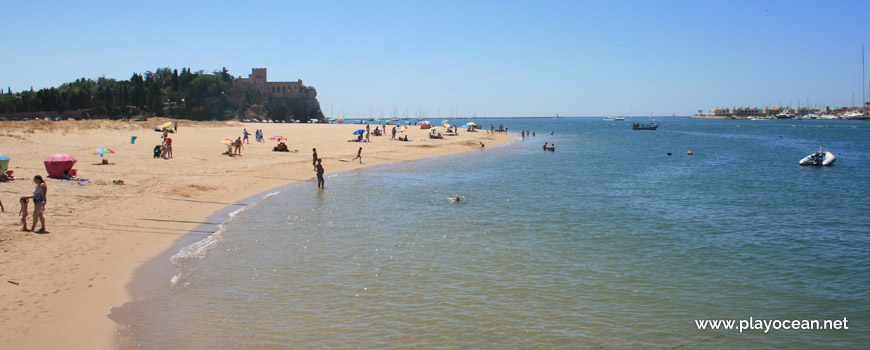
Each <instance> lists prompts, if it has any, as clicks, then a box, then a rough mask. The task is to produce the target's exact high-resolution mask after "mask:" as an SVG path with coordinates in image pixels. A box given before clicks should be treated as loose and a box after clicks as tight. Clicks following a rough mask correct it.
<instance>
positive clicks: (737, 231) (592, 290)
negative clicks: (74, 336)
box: [113, 118, 870, 349]
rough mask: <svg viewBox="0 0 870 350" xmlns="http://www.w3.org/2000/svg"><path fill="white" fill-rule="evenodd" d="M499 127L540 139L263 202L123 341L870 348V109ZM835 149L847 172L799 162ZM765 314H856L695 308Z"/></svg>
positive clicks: (149, 305) (190, 267) (160, 291)
mask: <svg viewBox="0 0 870 350" xmlns="http://www.w3.org/2000/svg"><path fill="white" fill-rule="evenodd" d="M478 122H480V121H478ZM484 122H485V123H486V124H490V123H493V124H496V125H498V123H504V124H506V125H508V126H509V127H510V129H511V130H517V131H518V130H521V129H529V130H535V131H536V132H537V136H535V137H528V138H526V139H525V140H520V141H517V142H516V143H514V144H510V145H507V146H504V147H499V148H491V149H487V150H486V151H473V152H468V153H463V154H458V155H451V156H445V157H438V158H434V159H427V160H422V161H415V162H407V163H399V164H392V165H386V166H378V167H375V168H368V169H364V170H360V171H351V172H346V173H341V174H337V175H332V176H331V177H329V178H327V189H326V190H325V191H318V190H317V189H316V188H315V186H314V184H313V182H312V183H310V184H304V185H303V186H299V187H297V188H296V189H293V190H289V191H286V192H282V193H278V194H275V195H272V196H270V197H268V198H266V199H263V200H262V201H259V202H258V203H257V204H256V205H253V206H251V207H249V208H247V209H246V210H244V211H243V212H240V213H238V214H237V215H234V216H233V217H232V219H230V220H228V222H226V223H224V224H223V225H222V228H221V231H220V234H218V235H215V236H213V237H212V238H210V239H208V240H207V241H203V242H202V243H200V245H201V247H200V248H201V249H199V250H196V249H189V250H186V251H185V253H183V254H179V255H177V256H176V258H175V263H176V265H177V268H178V270H177V271H176V277H175V278H174V279H173V280H172V282H170V281H169V279H168V278H167V279H166V280H165V281H161V282H160V283H161V284H164V286H168V287H169V288H155V290H156V292H154V293H151V294H150V295H148V296H147V297H146V298H144V299H143V300H141V301H139V302H136V303H132V304H128V305H125V306H124V307H123V308H122V309H123V314H124V316H123V317H113V318H116V319H119V320H120V321H121V322H122V323H125V324H126V325H127V326H126V327H125V329H126V331H125V332H124V337H125V340H124V345H123V347H124V348H134V347H136V348H138V347H142V348H153V349H168V348H185V349H190V348H200V349H206V348H208V349H213V348H225V349H237V348H246V349H272V348H274V349H282V348H302V349H320V348H343V349H359V348H373V349H380V348H426V349H429V348H604V349H627V348H637V349H649V348H654V349H655V348H658V349H670V348H676V347H683V348H693V349H707V348H710V349H720V348H795V349H798V348H861V347H864V346H866V344H870V332H868V331H867V324H868V322H870V306H868V305H870V292H868V289H867V286H868V285H870V269H868V266H870V254H868V253H870V225H868V224H870V218H868V214H867V213H868V209H870V205H868V204H867V198H868V197H870V191H868V190H867V183H868V180H870V175H868V173H870V147H868V144H870V142H868V141H870V124H868V123H867V122H860V121H731V120H727V121H719V120H688V119H672V118H665V119H662V120H660V121H659V122H660V123H661V124H662V126H661V127H660V129H659V130H657V131H632V130H630V127H629V124H628V122H608V121H603V120H601V119H571V118H560V119H559V120H551V119H521V120H496V121H489V120H484ZM463 123H464V122H463ZM550 131H554V135H553V136H550V135H549V133H550ZM544 142H551V143H555V144H556V148H557V149H556V152H544V151H542V150H541V146H542V145H543V143H544ZM819 146H824V147H825V148H826V149H828V150H829V151H831V152H832V153H834V154H836V156H837V158H838V160H837V164H836V165H835V166H833V167H826V168H813V167H800V166H798V165H797V163H798V161H799V160H800V159H801V158H802V157H804V156H805V155H807V154H809V153H811V152H813V151H815V150H816V149H818V147H819ZM690 150H691V151H692V152H693V155H692V156H689V155H687V154H686V152H687V151H690ZM668 152H671V153H672V154H673V155H671V156H668V154H667V153H668ZM457 195H459V196H461V198H463V200H462V201H461V202H459V203H451V202H450V201H449V200H448V198H450V197H455V196H457ZM115 314H116V315H117V314H118V312H116V313H115ZM749 317H753V318H755V319H788V320H791V319H842V318H843V317H846V318H847V319H848V320H849V325H850V326H851V327H850V329H849V330H771V331H770V332H769V333H764V332H763V331H757V330H753V331H744V332H743V333H738V332H737V331H712V330H698V329H697V327H696V326H695V322H694V320H696V319H737V320H740V319H748V318H749Z"/></svg>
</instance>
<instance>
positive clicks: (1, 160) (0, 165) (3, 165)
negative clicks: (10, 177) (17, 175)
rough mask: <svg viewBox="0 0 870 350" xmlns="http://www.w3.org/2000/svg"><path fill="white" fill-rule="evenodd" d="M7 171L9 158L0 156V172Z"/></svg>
mask: <svg viewBox="0 0 870 350" xmlns="http://www.w3.org/2000/svg"><path fill="white" fill-rule="evenodd" d="M6 169H9V157H7V156H4V155H2V154H0V171H6Z"/></svg>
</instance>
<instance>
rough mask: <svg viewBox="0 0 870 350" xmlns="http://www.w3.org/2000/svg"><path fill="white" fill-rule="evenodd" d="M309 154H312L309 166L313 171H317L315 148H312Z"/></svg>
mask: <svg viewBox="0 0 870 350" xmlns="http://www.w3.org/2000/svg"><path fill="white" fill-rule="evenodd" d="M311 153H313V154H312V157H313V159H312V160H311V166H313V167H314V171H317V148H312V149H311Z"/></svg>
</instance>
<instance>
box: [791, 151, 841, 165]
mask: <svg viewBox="0 0 870 350" xmlns="http://www.w3.org/2000/svg"><path fill="white" fill-rule="evenodd" d="M835 161H837V157H835V156H834V154H833V153H831V152H828V151H825V149H824V148H820V149H819V151H818V152H816V153H813V154H810V155H808V156H806V157H804V158H803V159H801V161H800V165H815V166H828V165H834V162H835Z"/></svg>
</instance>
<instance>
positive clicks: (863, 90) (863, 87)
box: [861, 44, 867, 108]
mask: <svg viewBox="0 0 870 350" xmlns="http://www.w3.org/2000/svg"><path fill="white" fill-rule="evenodd" d="M866 77H867V76H866V75H865V74H864V44H861V107H862V108H863V107H864V106H865V103H867V92H866V87H867V84H866V83H867V82H866V81H865V80H866Z"/></svg>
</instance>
